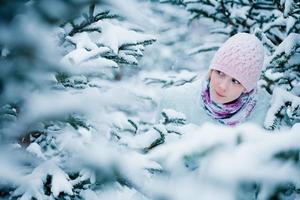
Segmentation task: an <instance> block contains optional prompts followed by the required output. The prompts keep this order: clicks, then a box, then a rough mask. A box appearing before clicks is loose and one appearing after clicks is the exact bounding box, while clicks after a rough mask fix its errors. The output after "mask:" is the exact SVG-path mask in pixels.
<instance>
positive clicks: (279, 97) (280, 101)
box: [264, 87, 300, 127]
mask: <svg viewBox="0 0 300 200" xmlns="http://www.w3.org/2000/svg"><path fill="white" fill-rule="evenodd" d="M286 102H290V103H291V109H292V110H293V109H295V108H297V107H299V105H300V97H297V96H295V95H293V94H291V93H289V92H287V91H285V90H283V89H281V88H278V87H276V88H274V90H273V96H272V100H271V107H270V109H269V110H268V112H267V115H266V118H265V122H264V126H265V127H271V126H272V125H273V123H274V120H275V119H276V113H278V112H279V111H280V109H281V108H282V107H283V106H284V105H285V103H286Z"/></svg>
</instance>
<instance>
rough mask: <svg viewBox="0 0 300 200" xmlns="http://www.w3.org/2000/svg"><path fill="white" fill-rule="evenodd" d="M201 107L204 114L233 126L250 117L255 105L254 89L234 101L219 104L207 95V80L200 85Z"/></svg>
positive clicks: (255, 91)
mask: <svg viewBox="0 0 300 200" xmlns="http://www.w3.org/2000/svg"><path fill="white" fill-rule="evenodd" d="M201 87H202V88H201V101H200V102H201V105H202V107H203V108H204V110H205V112H206V113H207V114H208V115H209V116H211V117H212V118H213V119H215V120H217V121H219V122H220V123H222V124H225V125H229V126H235V125H237V124H239V123H241V122H243V121H245V120H246V118H247V117H248V116H249V115H250V113H251V111H252V110H253V108H254V107H255V105H256V101H257V100H256V93H257V90H256V88H255V89H253V90H251V91H250V92H248V93H242V94H241V96H240V97H238V98H237V99H236V100H234V101H232V102H229V103H225V104H219V103H216V102H213V101H212V100H211V97H210V93H209V80H207V79H206V80H203V82H202V85H201Z"/></svg>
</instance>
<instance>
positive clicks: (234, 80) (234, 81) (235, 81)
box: [232, 78, 241, 85]
mask: <svg viewBox="0 0 300 200" xmlns="http://www.w3.org/2000/svg"><path fill="white" fill-rule="evenodd" d="M232 82H233V83H234V84H236V85H240V84H241V83H240V82H239V81H238V80H236V79H234V78H233V79H232Z"/></svg>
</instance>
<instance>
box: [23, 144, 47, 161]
mask: <svg viewBox="0 0 300 200" xmlns="http://www.w3.org/2000/svg"><path fill="white" fill-rule="evenodd" d="M26 150H27V151H29V152H30V153H33V154H35V155H36V156H37V157H40V158H42V159H43V160H46V157H45V155H44V154H43V153H42V149H41V147H40V145H38V144H37V143H35V142H33V143H31V144H30V145H29V146H28V147H27V148H26Z"/></svg>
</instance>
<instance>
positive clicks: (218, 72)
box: [216, 70, 225, 76]
mask: <svg viewBox="0 0 300 200" xmlns="http://www.w3.org/2000/svg"><path fill="white" fill-rule="evenodd" d="M216 72H217V74H218V75H220V76H224V75H225V74H224V73H223V72H221V71H219V70H216Z"/></svg>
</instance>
